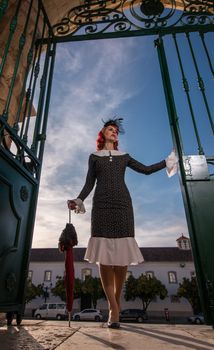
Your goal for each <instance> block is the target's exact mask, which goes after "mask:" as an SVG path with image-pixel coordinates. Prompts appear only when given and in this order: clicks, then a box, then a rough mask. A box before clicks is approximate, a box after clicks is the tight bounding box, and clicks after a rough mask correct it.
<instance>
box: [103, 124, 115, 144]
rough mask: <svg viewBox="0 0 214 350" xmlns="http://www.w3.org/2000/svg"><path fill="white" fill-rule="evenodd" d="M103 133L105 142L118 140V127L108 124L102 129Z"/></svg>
mask: <svg viewBox="0 0 214 350" xmlns="http://www.w3.org/2000/svg"><path fill="white" fill-rule="evenodd" d="M103 135H104V137H105V140H106V142H116V141H117V140H118V128H117V127H116V126H113V125H109V126H107V127H106V128H104V129H103Z"/></svg>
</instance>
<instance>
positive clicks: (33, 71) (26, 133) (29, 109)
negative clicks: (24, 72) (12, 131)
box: [23, 21, 46, 143]
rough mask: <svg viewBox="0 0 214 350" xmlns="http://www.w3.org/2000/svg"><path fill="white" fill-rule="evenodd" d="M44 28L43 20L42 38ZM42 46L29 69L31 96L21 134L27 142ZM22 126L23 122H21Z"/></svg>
mask: <svg viewBox="0 0 214 350" xmlns="http://www.w3.org/2000/svg"><path fill="white" fill-rule="evenodd" d="M45 28H46V22H45V21H44V22H43V29H42V38H43V37H44V33H45ZM36 48H38V42H36ZM42 48H43V47H42V45H39V53H38V58H37V62H36V64H35V68H34V69H32V71H31V78H30V83H29V87H28V92H29V93H30V90H31V84H32V79H33V74H34V81H33V88H32V93H31V98H30V100H29V101H30V103H29V108H28V110H27V109H26V111H25V114H24V119H25V120H26V125H25V131H24V135H23V141H24V142H25V143H27V141H28V129H29V125H30V116H31V113H32V108H33V100H34V95H35V91H36V84H37V79H38V76H39V72H40V59H41V54H42ZM36 57H37V55H36V54H35V59H36ZM27 111H28V114H27V116H26V113H27ZM36 122H37V118H36ZM23 128H24V122H23Z"/></svg>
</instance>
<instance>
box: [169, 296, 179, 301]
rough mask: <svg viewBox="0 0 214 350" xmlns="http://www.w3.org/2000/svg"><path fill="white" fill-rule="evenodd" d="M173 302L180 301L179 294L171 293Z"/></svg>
mask: <svg viewBox="0 0 214 350" xmlns="http://www.w3.org/2000/svg"><path fill="white" fill-rule="evenodd" d="M170 300H171V303H180V298H179V297H178V296H177V295H170Z"/></svg>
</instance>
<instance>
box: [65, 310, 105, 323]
mask: <svg viewBox="0 0 214 350" xmlns="http://www.w3.org/2000/svg"><path fill="white" fill-rule="evenodd" d="M102 319H103V316H102V314H101V312H100V310H97V309H84V310H82V311H80V312H76V313H75V314H73V316H72V320H73V321H83V320H84V321H86V320H87V321H97V322H98V321H102Z"/></svg>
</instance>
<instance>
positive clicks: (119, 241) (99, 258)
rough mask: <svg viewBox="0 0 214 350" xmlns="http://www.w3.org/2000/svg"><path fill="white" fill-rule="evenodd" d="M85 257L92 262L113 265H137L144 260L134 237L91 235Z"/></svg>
mask: <svg viewBox="0 0 214 350" xmlns="http://www.w3.org/2000/svg"><path fill="white" fill-rule="evenodd" d="M84 259H85V260H88V261H89V262H90V263H97V264H103V265H113V266H127V265H137V264H140V263H142V262H143V261H144V258H143V256H142V254H141V252H140V249H139V247H138V245H137V242H136V240H135V239H134V237H124V238H103V237H91V238H90V239H89V242H88V247H87V249H86V253H85V257H84Z"/></svg>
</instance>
